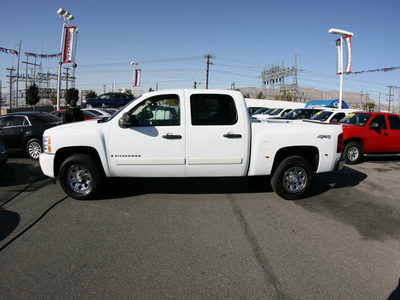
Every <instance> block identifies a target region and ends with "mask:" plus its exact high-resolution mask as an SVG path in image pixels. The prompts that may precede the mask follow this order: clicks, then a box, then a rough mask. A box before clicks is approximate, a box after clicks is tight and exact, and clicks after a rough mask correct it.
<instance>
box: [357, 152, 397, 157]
mask: <svg viewBox="0 0 400 300" xmlns="http://www.w3.org/2000/svg"><path fill="white" fill-rule="evenodd" d="M364 156H370V157H392V156H400V153H364Z"/></svg>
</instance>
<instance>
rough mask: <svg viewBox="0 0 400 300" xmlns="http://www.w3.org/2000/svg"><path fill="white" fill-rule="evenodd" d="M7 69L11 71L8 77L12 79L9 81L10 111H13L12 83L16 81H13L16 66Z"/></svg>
mask: <svg viewBox="0 0 400 300" xmlns="http://www.w3.org/2000/svg"><path fill="white" fill-rule="evenodd" d="M7 71H10V75H7V77H9V78H10V81H9V83H10V97H9V98H10V112H11V108H12V104H11V103H12V85H13V83H14V81H13V78H14V77H15V75H13V72H14V71H15V69H14V68H7Z"/></svg>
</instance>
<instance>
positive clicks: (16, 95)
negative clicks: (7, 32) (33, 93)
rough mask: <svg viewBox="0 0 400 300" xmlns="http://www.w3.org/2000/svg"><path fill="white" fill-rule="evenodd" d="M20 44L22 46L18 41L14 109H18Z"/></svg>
mask: <svg viewBox="0 0 400 300" xmlns="http://www.w3.org/2000/svg"><path fill="white" fill-rule="evenodd" d="M21 44H22V41H19V50H18V65H17V87H16V93H15V103H16V108H18V81H19V59H20V57H21Z"/></svg>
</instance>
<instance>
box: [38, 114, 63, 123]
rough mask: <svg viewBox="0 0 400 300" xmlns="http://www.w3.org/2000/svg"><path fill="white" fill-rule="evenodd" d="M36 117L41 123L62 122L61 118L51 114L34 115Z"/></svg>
mask: <svg viewBox="0 0 400 300" xmlns="http://www.w3.org/2000/svg"><path fill="white" fill-rule="evenodd" d="M34 117H35V118H36V119H38V120H39V121H40V122H41V123H47V124H49V123H54V122H60V118H59V117H56V116H53V115H51V114H47V113H46V114H45V113H43V114H37V115H35V116H34Z"/></svg>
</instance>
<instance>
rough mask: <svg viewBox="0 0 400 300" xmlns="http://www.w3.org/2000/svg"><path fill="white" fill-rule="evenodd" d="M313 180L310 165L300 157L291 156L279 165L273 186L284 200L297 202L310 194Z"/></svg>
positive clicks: (272, 181)
mask: <svg viewBox="0 0 400 300" xmlns="http://www.w3.org/2000/svg"><path fill="white" fill-rule="evenodd" d="M312 178H313V171H312V168H311V165H310V163H309V162H308V161H307V160H305V159H304V158H302V157H300V156H291V157H288V158H286V159H284V160H283V161H282V162H281V163H280V164H279V166H278V168H277V169H276V170H275V172H274V174H273V176H272V178H271V185H272V188H273V189H274V191H275V193H277V194H278V195H279V196H280V197H282V198H283V199H286V200H297V199H301V198H303V197H304V195H305V194H306V193H307V192H308V190H309V189H310V186H311V182H312Z"/></svg>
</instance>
